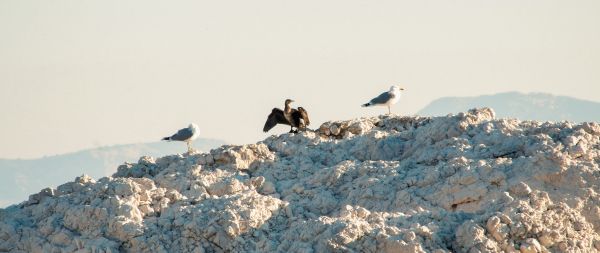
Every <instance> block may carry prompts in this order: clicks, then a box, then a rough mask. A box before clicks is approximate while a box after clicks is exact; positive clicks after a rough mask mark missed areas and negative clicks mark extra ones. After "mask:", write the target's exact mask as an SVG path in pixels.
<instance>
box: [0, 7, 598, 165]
mask: <svg viewBox="0 0 600 253" xmlns="http://www.w3.org/2000/svg"><path fill="white" fill-rule="evenodd" d="M599 13H600V1H597V0H589V1H566V0H564V1H553V0H502V1H498V0H497V1H485V0H469V1H465V0H463V1H447V0H437V1H433V0H425V1H397V0H395V1H366V0H364V1H354V0H340V1H323V0H318V1H285V0H273V1H260V0H258V1H196V0H194V1H148V0H131V1H126V0H98V1H89V0H71V1H64V0H56V1H46V0H36V1H32V0H2V1H0V36H1V37H0V116H1V117H2V119H1V121H0V140H1V141H0V158H34V157H41V156H44V155H54V154H61V153H66V152H73V151H77V150H81V149H86V148H93V147H97V146H104V145H114V144H127V143H137V142H153V141H157V140H159V139H160V138H161V137H163V136H166V135H170V134H171V133H173V132H174V131H176V130H177V129H179V128H182V127H185V126H187V124H188V123H190V122H196V123H197V124H198V125H199V126H200V128H201V136H202V137H206V138H217V139H223V140H225V141H227V142H229V143H234V144H245V143H254V142H256V141H259V140H261V139H263V138H265V137H267V136H268V135H269V134H279V133H283V132H287V130H288V129H289V128H286V127H283V126H282V127H278V128H275V129H273V130H272V131H271V132H270V133H269V134H264V133H262V126H263V124H264V121H265V119H266V116H267V115H268V113H269V112H270V110H271V109H272V108H273V107H275V106H277V107H282V106H283V100H284V99H286V98H293V99H295V100H296V101H297V104H296V105H300V106H303V107H305V108H306V109H307V110H308V112H309V114H310V115H311V121H312V122H314V123H313V125H312V127H313V128H318V127H319V125H320V124H321V123H322V122H324V121H326V120H338V119H349V118H354V117H360V116H371V115H377V114H380V113H384V112H385V111H386V109H385V108H361V107H360V104H362V103H365V102H367V101H368V100H369V99H370V98H372V97H374V96H376V95H378V94H379V93H381V92H382V91H385V90H387V89H388V88H389V86H390V85H392V84H400V85H401V86H403V87H405V88H406V92H405V93H404V94H403V98H402V100H401V101H400V103H399V104H398V105H396V106H395V107H394V108H393V110H394V112H396V113H399V114H415V113H416V112H417V111H418V110H419V109H421V108H423V107H424V106H425V105H427V104H428V103H429V102H430V101H432V100H433V99H436V98H439V97H446V96H475V95H482V94H493V93H498V92H505V91H522V92H532V91H535V92H548V93H552V94H556V95H566V96H572V97H576V98H582V99H587V100H593V101H600V15H599Z"/></svg>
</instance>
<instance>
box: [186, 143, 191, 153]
mask: <svg viewBox="0 0 600 253" xmlns="http://www.w3.org/2000/svg"><path fill="white" fill-rule="evenodd" d="M185 143H187V148H188V153H190V154H191V153H192V146H191V145H190V142H189V141H186V142H185Z"/></svg>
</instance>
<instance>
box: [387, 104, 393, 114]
mask: <svg viewBox="0 0 600 253" xmlns="http://www.w3.org/2000/svg"><path fill="white" fill-rule="evenodd" d="M390 114H392V109H390V106H389V105H388V115H390Z"/></svg>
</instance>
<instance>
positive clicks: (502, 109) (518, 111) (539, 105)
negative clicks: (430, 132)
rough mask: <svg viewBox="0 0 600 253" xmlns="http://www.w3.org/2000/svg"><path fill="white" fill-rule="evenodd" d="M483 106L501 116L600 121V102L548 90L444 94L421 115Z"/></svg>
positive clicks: (434, 114) (525, 118) (432, 114)
mask: <svg viewBox="0 0 600 253" xmlns="http://www.w3.org/2000/svg"><path fill="white" fill-rule="evenodd" d="M480 107H490V108H494V110H495V112H496V115H497V117H498V118H517V119H521V120H539V121H563V120H566V121H572V122H586V121H600V103H598V102H593V101H587V100H581V99H577V98H572V97H566V96H555V95H551V94H546V93H520V92H506V93H498V94H493V95H484V96H476V97H445V98H439V99H436V100H434V101H433V102H431V103H430V104H429V105H427V106H426V107H425V108H423V109H422V110H420V111H419V113H418V114H419V115H423V116H442V115H446V114H448V113H454V112H461V111H466V110H469V109H471V108H480Z"/></svg>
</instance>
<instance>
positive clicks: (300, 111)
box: [294, 107, 310, 126]
mask: <svg viewBox="0 0 600 253" xmlns="http://www.w3.org/2000/svg"><path fill="white" fill-rule="evenodd" d="M295 113H297V114H298V116H299V117H298V118H300V119H302V121H303V122H304V125H305V126H309V125H310V119H308V112H306V110H304V108H302V107H298V110H297V111H296V112H295ZM294 118H296V117H294Z"/></svg>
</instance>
